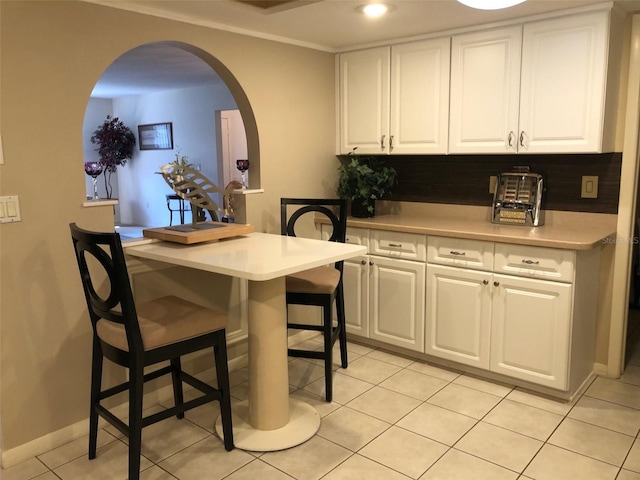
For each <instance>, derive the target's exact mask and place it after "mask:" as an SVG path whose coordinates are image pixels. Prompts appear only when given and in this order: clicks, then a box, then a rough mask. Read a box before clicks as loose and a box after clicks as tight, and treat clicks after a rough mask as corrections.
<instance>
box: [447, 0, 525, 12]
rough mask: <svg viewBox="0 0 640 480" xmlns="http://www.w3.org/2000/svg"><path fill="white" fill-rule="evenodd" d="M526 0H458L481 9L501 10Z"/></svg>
mask: <svg viewBox="0 0 640 480" xmlns="http://www.w3.org/2000/svg"><path fill="white" fill-rule="evenodd" d="M524 1H525V0H458V2H460V3H462V4H463V5H466V6H467V7H471V8H478V9H480V10H499V9H501V8H509V7H513V6H514V5H518V4H519V3H523V2H524Z"/></svg>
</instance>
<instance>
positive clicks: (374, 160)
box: [338, 147, 396, 218]
mask: <svg viewBox="0 0 640 480" xmlns="http://www.w3.org/2000/svg"><path fill="white" fill-rule="evenodd" d="M356 148H357V147H356ZM356 148H354V149H353V150H352V151H351V152H349V157H350V159H349V160H348V161H345V162H344V163H342V164H341V165H340V168H339V169H338V171H339V172H340V177H339V179H338V195H339V196H340V197H342V198H347V199H349V200H351V215H352V216H353V217H359V218H370V217H373V216H375V206H376V204H375V201H376V200H380V199H381V198H382V197H383V196H384V195H387V194H389V193H390V191H391V188H392V187H393V186H394V185H395V184H396V171H395V169H394V168H392V167H386V166H385V165H384V160H383V159H382V158H380V157H375V156H367V157H359V156H358V155H356Z"/></svg>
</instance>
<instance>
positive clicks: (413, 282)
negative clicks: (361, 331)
mask: <svg viewBox="0 0 640 480" xmlns="http://www.w3.org/2000/svg"><path fill="white" fill-rule="evenodd" d="M369 258H370V265H369V267H370V273H369V276H370V277H369V281H370V283H369V294H370V298H369V316H370V318H369V320H370V325H369V337H370V338H374V339H376V340H381V341H383V342H386V343H389V344H391V345H398V346H400V347H404V348H407V349H410V350H417V351H419V352H422V351H424V299H425V264H424V263H418V262H411V261H406V260H397V259H390V258H383V257H374V256H370V257H369Z"/></svg>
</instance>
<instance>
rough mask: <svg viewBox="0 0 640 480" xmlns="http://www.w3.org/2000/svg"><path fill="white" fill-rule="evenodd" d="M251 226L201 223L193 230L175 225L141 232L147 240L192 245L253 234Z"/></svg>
mask: <svg viewBox="0 0 640 480" xmlns="http://www.w3.org/2000/svg"><path fill="white" fill-rule="evenodd" d="M255 231H256V229H255V228H254V227H253V225H246V224H244V223H222V222H201V223H197V224H196V228H193V226H192V225H191V224H184V225H176V226H174V227H160V228H148V229H145V230H142V235H143V236H144V237H147V238H157V239H159V240H165V241H167V242H176V243H184V244H193V243H201V242H210V241H214V240H221V239H223V238H229V237H237V236H238V235H246V234H248V233H253V232H255Z"/></svg>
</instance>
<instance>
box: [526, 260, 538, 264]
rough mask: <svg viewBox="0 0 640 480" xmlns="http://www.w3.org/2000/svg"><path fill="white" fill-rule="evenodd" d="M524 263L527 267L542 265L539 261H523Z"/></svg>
mask: <svg viewBox="0 0 640 480" xmlns="http://www.w3.org/2000/svg"><path fill="white" fill-rule="evenodd" d="M522 263H526V264H527V265H540V262H539V261H533V260H522Z"/></svg>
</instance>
